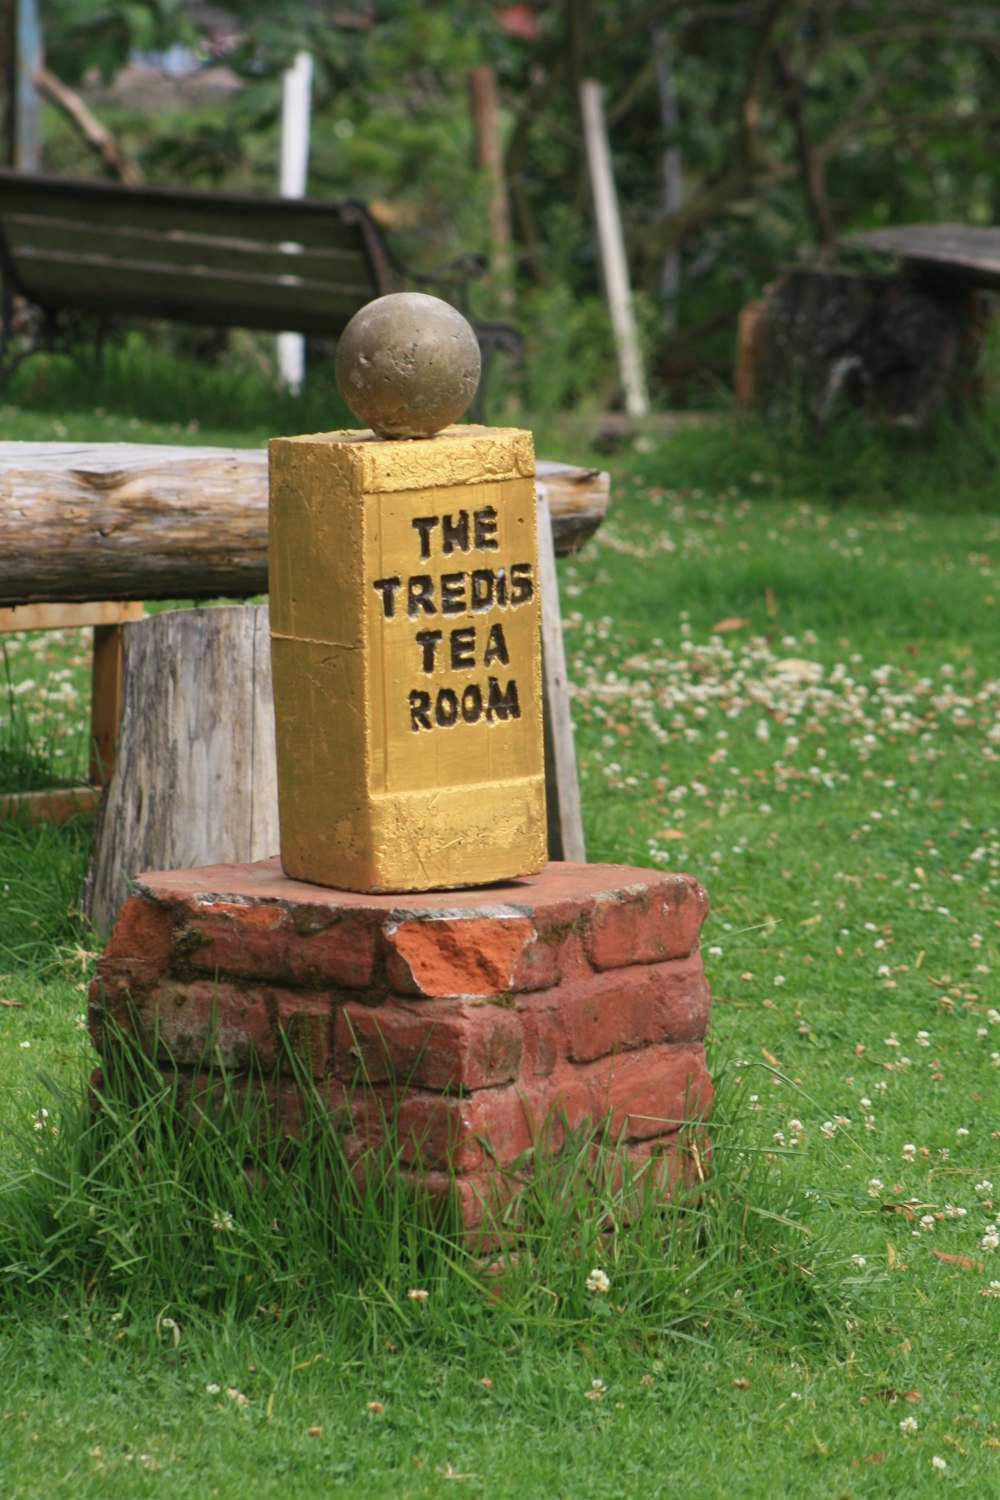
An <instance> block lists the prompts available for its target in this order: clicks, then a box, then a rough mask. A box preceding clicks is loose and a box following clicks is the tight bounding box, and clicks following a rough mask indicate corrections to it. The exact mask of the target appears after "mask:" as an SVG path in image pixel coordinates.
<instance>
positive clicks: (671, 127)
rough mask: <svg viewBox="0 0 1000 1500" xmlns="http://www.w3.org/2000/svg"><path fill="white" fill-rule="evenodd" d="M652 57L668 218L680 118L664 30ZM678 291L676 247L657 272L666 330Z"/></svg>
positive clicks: (673, 206)
mask: <svg viewBox="0 0 1000 1500" xmlns="http://www.w3.org/2000/svg"><path fill="white" fill-rule="evenodd" d="M653 56H654V61H655V64H656V88H657V92H658V94H659V96H660V124H661V125H662V126H663V132H664V135H665V136H666V137H667V144H666V145H665V146H664V148H663V160H662V163H661V170H662V172H663V212H664V213H665V214H666V215H667V217H668V218H669V217H670V215H671V214H675V213H677V211H678V210H679V208H680V206H681V202H682V199H683V194H684V186H683V175H682V171H681V148H680V146H678V144H677V142H676V140H675V139H674V136H675V133H676V130H677V126H678V123H679V116H678V111H677V90H676V89H675V87H674V66H673V58H672V57H671V52H670V36H669V34H668V32H667V30H666V27H664V26H657V27H656V28H655V30H654V31H653ZM680 289H681V255H680V250H679V249H678V248H677V246H676V245H675V246H674V248H673V249H672V250H668V251H667V253H666V255H665V256H664V257H663V266H662V268H661V272H660V290H661V291H662V293H663V299H664V303H665V307H664V322H665V323H666V325H667V327H668V328H669V329H671V331H672V330H674V329H675V328H676V327H677V319H678V305H677V304H678V297H679V295H680Z"/></svg>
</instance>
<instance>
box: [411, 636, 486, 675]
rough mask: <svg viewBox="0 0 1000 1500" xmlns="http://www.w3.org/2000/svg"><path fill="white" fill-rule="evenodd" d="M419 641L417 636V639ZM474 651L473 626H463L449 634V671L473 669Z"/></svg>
mask: <svg viewBox="0 0 1000 1500" xmlns="http://www.w3.org/2000/svg"><path fill="white" fill-rule="evenodd" d="M417 639H418V640H419V636H418V637H417ZM475 649H476V627H475V626H474V625H466V626H463V628H462V629H461V630H453V631H452V632H451V669H452V671H453V672H461V671H462V669H463V668H464V667H474V666H475V665H476V658H475V655H474V654H473V653H474V652H475Z"/></svg>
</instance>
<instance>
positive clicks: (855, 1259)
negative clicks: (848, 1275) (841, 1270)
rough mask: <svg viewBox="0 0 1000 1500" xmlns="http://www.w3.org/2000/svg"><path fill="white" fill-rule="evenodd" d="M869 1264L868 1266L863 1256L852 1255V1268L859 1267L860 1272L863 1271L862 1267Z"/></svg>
mask: <svg viewBox="0 0 1000 1500" xmlns="http://www.w3.org/2000/svg"><path fill="white" fill-rule="evenodd" d="M867 1264H868V1262H867V1261H866V1260H865V1258H864V1256H863V1255H852V1256H851V1265H852V1266H857V1268H858V1270H859V1271H860V1270H861V1268H862V1266H866V1265H867Z"/></svg>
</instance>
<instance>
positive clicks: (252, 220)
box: [0, 171, 367, 247]
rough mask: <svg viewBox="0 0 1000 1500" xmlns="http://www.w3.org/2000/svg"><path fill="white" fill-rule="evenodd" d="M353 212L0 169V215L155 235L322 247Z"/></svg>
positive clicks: (305, 202)
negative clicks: (125, 228) (131, 228)
mask: <svg viewBox="0 0 1000 1500" xmlns="http://www.w3.org/2000/svg"><path fill="white" fill-rule="evenodd" d="M359 209H360V205H358V204H356V203H354V202H353V201H352V200H350V199H329V198H303V199H295V200H293V199H288V198H278V197H269V196H264V195H262V194H261V195H256V194H250V193H218V192H210V191H206V190H203V189H197V188H168V187H160V186H156V185H151V184H148V183H144V184H143V185H142V186H141V187H134V186H126V185H125V184H122V183H115V182H99V181H96V180H95V181H85V180H82V179H73V178H66V177H47V176H43V175H36V174H31V175H24V174H22V173H16V172H5V171H0V216H3V215H5V214H6V213H7V212H13V213H16V214H19V215H23V214H34V215H37V216H38V217H40V218H48V219H51V218H61V219H63V220H65V221H68V222H70V223H72V222H73V221H74V220H77V221H80V220H83V221H93V220H94V219H95V218H97V219H99V220H100V222H101V223H103V224H108V225H113V224H118V225H122V226H138V227H145V228H147V229H149V230H151V231H158V232H161V233H169V232H174V231H181V232H186V233H191V234H205V235H211V236H219V235H226V236H231V237H237V238H239V237H242V238H245V239H247V240H253V241H256V242H260V241H262V240H271V241H272V242H274V243H279V244H280V243H281V242H283V241H285V240H292V241H294V242H296V243H299V244H304V245H315V246H317V247H322V246H326V245H330V244H331V243H335V242H336V239H337V235H338V233H339V228H338V221H340V223H342V224H343V225H344V226H345V227H346V228H347V229H349V230H350V231H351V233H352V234H353V233H354V232H355V222H354V221H355V220H356V219H357V218H358V217H359ZM360 214H361V215H363V214H364V210H363V209H360ZM365 232H366V233H367V226H366V229H365Z"/></svg>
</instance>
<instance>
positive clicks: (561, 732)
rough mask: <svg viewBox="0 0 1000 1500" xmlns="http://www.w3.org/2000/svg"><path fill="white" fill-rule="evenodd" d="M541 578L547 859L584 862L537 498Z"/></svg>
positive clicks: (557, 627)
mask: <svg viewBox="0 0 1000 1500" xmlns="http://www.w3.org/2000/svg"><path fill="white" fill-rule="evenodd" d="M538 577H539V588H540V590H541V602H542V695H543V701H542V708H543V720H544V730H545V802H546V810H547V816H548V837H549V859H554V860H573V861H578V862H580V863H581V864H582V863H583V862H584V861H585V860H586V858H587V854H586V850H585V848H584V843H583V818H582V815H581V810H580V783H579V781H578V779H577V774H576V750H575V748H574V744H573V719H572V715H571V714H570V708H569V679H568V677H567V674H566V652H565V648H564V646H563V633H562V615H561V613H560V610H559V580H558V577H557V575H556V554H555V547H554V546H553V543H552V521H551V518H550V516H549V506H548V501H546V500H544V499H543V498H541V497H539V499H538Z"/></svg>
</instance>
